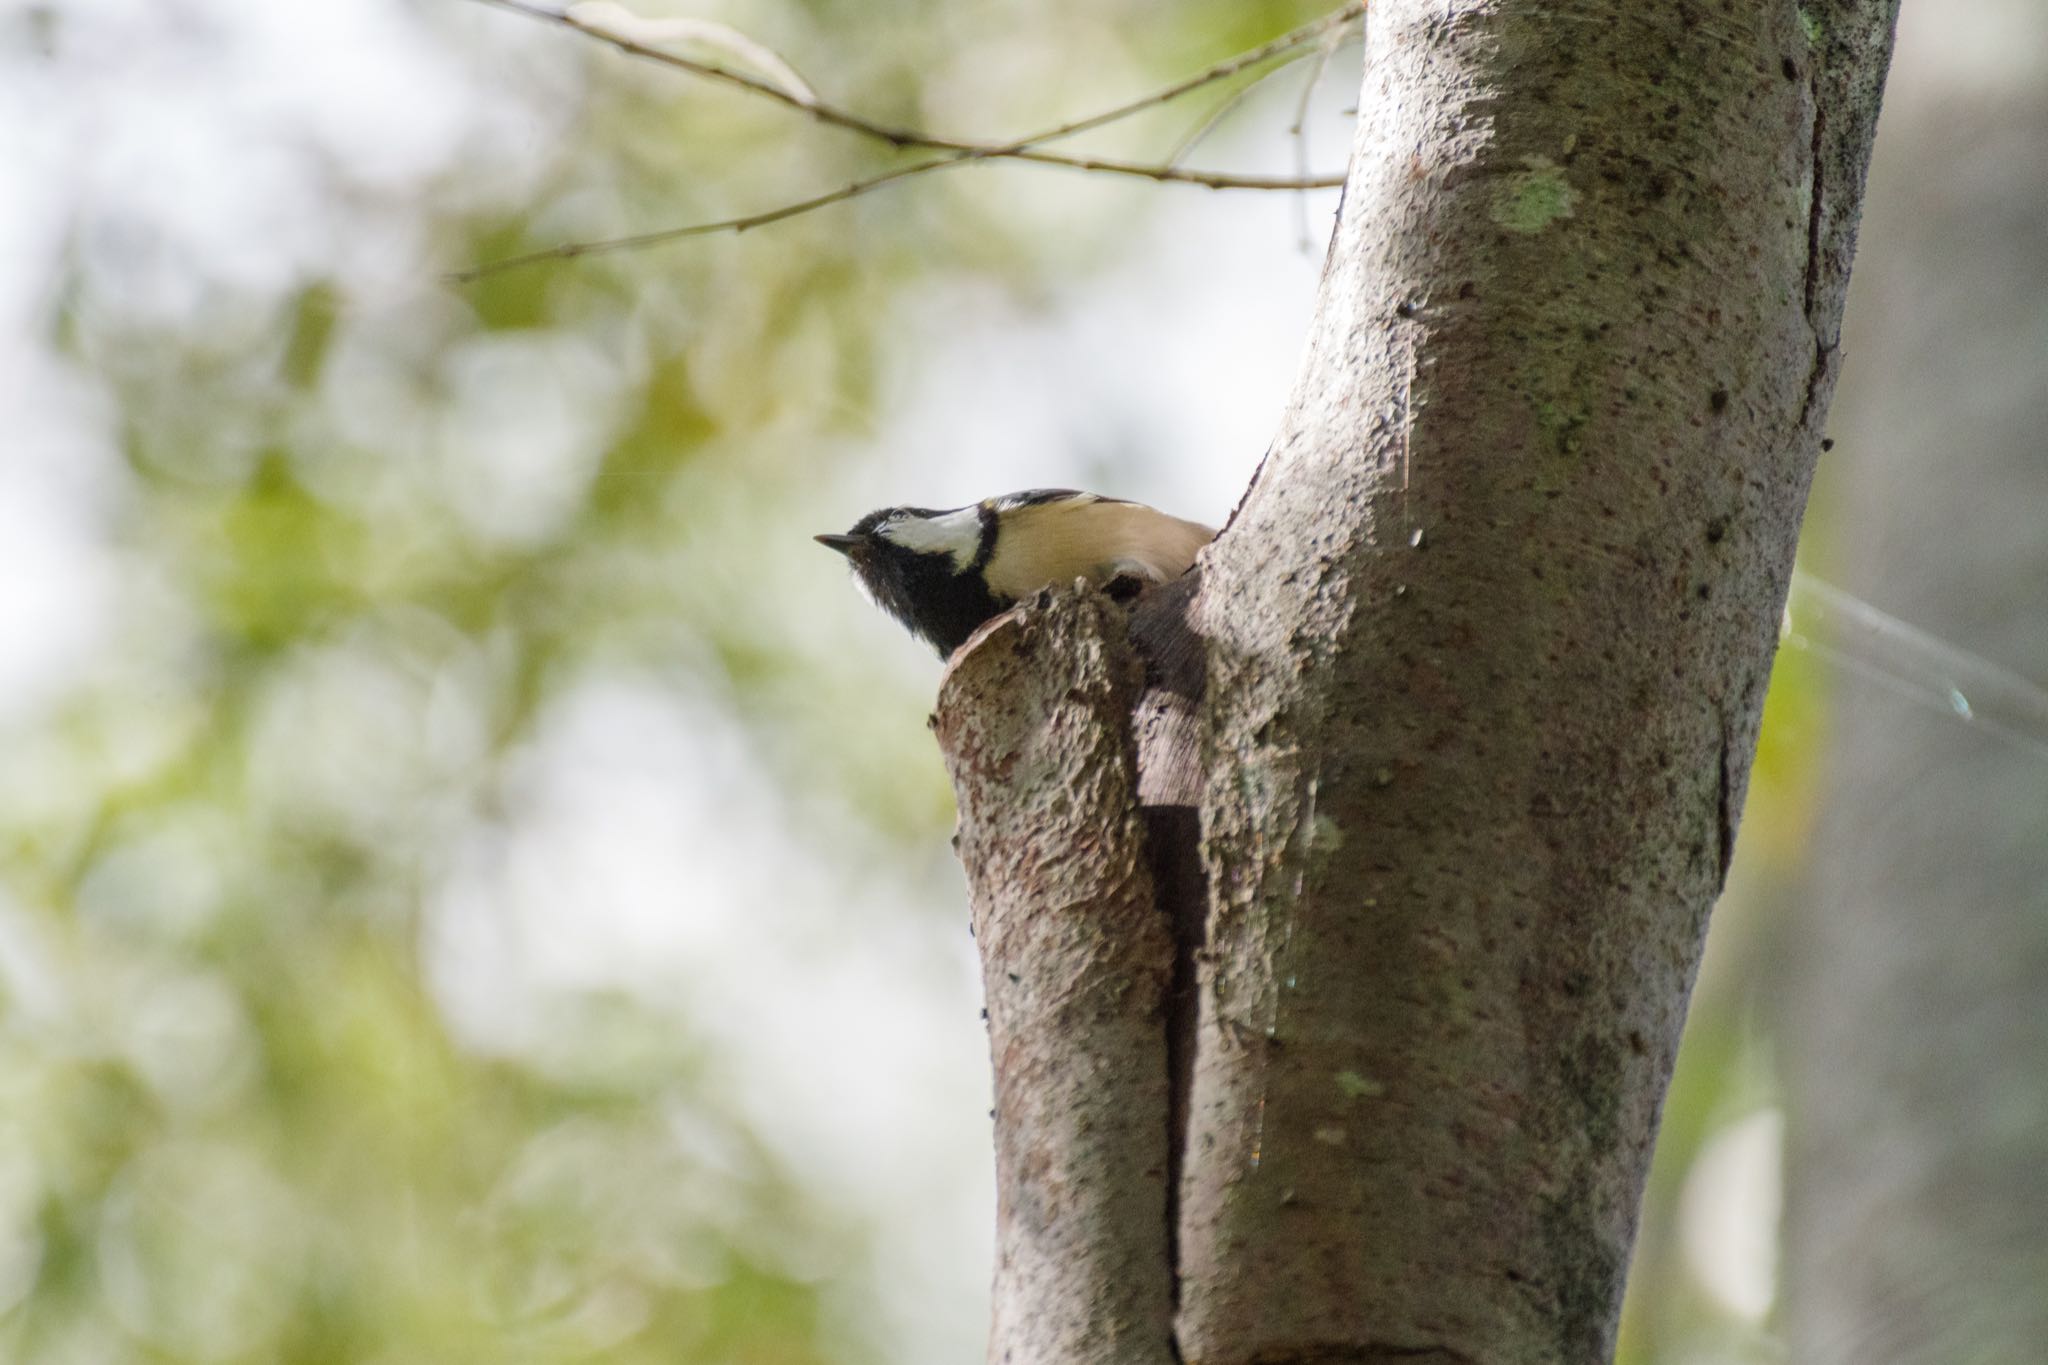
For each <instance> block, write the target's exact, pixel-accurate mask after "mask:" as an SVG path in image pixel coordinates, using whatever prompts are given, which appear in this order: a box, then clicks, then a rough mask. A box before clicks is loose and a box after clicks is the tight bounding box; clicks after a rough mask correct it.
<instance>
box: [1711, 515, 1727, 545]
mask: <svg viewBox="0 0 2048 1365" xmlns="http://www.w3.org/2000/svg"><path fill="white" fill-rule="evenodd" d="M1727 538H1728V518H1726V517H1715V518H1714V519H1713V520H1712V521H1710V522H1708V523H1707V544H1709V545H1719V544H1720V543H1721V542H1722V541H1724V540H1726V539H1727Z"/></svg>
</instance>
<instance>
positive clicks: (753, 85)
mask: <svg viewBox="0 0 2048 1365" xmlns="http://www.w3.org/2000/svg"><path fill="white" fill-rule="evenodd" d="M476 3H478V4H484V5H490V6H493V7H495V8H497V9H504V10H510V11H512V12H513V13H515V14H523V15H525V16H526V17H528V18H530V19H537V20H539V21H541V22H542V23H549V24H558V25H560V26H562V27H563V28H569V29H574V30H575V31H576V32H578V33H581V34H584V35H585V36H587V37H590V38H594V39H596V40H597V41H598V42H601V43H604V44H606V45H607V46H609V47H613V48H616V49H618V50H619V51H620V52H623V53H626V54H627V55H628V56H632V57H638V58H640V59H642V60H644V61H650V62H655V63H658V64H660V65H662V66H669V67H674V68H675V69H677V70H679V71H687V72H689V73H690V74H691V75H693V76H700V77H702V78H704V79H706V80H710V81H717V82H719V83H721V84H724V85H730V86H734V87H736V88H738V89H741V90H745V91H747V92H748V93H750V94H753V95H758V96H760V97H761V98H763V99H767V100H772V101H773V102H775V103H777V104H781V105H785V106H787V107H789V108H791V109H795V110H798V111H800V112H802V113H805V114H808V115H810V116H811V117H812V118H814V119H817V120H818V121H819V122H821V123H826V124H830V125H831V126H833V127H835V128H844V129H846V130H847V131H849V132H854V133H859V134H861V135H862V136H863V137H869V138H873V139H874V140H875V141H877V142H885V143H887V144H889V145H890V146H892V147H898V148H904V147H923V148H926V149H928V150H931V151H948V152H975V153H977V154H979V155H981V156H983V157H991V156H1015V155H1017V154H1018V153H1019V152H1022V151H1023V150H1024V149H1026V148H1029V147H1035V146H1038V145H1040V144H1042V143H1047V142H1057V141H1060V140H1061V139H1063V138H1069V137H1073V136H1075V135H1077V134H1080V133H1085V132H1089V131H1091V130H1093V129H1096V128H1100V127H1102V126H1103V125H1105V124H1110V123H1115V122H1117V121H1119V120H1121V119H1125V118H1129V117H1130V116H1131V115H1132V114H1135V113H1138V112H1140V111H1141V110H1145V109H1150V108H1151V107H1152V106H1154V105H1157V104H1165V103H1167V102H1169V101H1171V100H1176V99H1179V98H1180V97H1181V96H1182V95H1185V94H1187V93H1188V92H1189V91H1192V90H1199V89H1201V88H1202V87H1203V86H1205V85H1213V84H1214V83H1215V82H1217V81H1220V80H1226V79H1228V78H1229V77H1231V76H1235V75H1236V74H1237V73H1238V72H1240V71H1243V70H1246V69H1247V68H1250V67H1254V66H1257V65H1258V64H1259V63H1261V62H1264V61H1267V60H1269V59H1270V58H1273V57H1278V56H1280V55H1282V54H1283V53H1287V52H1292V51H1293V50H1295V49H1296V48H1299V47H1305V46H1307V45H1308V44H1309V43H1311V42H1314V41H1315V40H1316V39H1318V38H1321V37H1322V36H1323V35H1324V34H1326V33H1328V32H1330V31H1331V30H1333V29H1337V28H1341V27H1344V26H1347V25H1349V24H1351V23H1353V22H1355V21H1356V20H1357V19H1359V18H1360V17H1361V16H1363V15H1364V13H1365V9H1366V0H1351V3H1349V4H1346V5H1344V6H1343V7H1342V8H1339V9H1335V10H1332V11H1331V12H1330V13H1328V14H1326V15H1324V16H1322V17H1321V18H1320V19H1316V20H1314V21H1312V22H1310V23H1306V24H1303V25H1302V26H1301V27H1300V28H1297V29H1292V30H1290V31H1289V32H1286V33H1283V34H1281V35H1280V36H1279V37H1277V38H1275V39H1273V40H1272V41H1270V42H1266V43H1261V44H1260V45H1259V46H1257V47H1254V48H1249V49H1247V50H1246V51H1244V52H1240V53H1238V54H1237V55H1236V56H1235V57H1230V58H1227V59H1225V60H1223V61H1220V62H1218V63H1216V64H1215V65H1214V66H1211V67H1209V68H1207V69H1206V70H1203V71H1199V72H1197V73H1195V74H1194V75H1192V76H1188V77H1184V78H1183V79H1181V80H1178V81H1175V82H1174V83H1173V84H1171V85H1167V86H1162V87H1161V88H1159V89H1157V90H1154V91H1152V92H1151V93H1150V94H1146V95H1141V96H1139V97H1138V98H1136V99H1134V100H1130V101H1128V102H1126V103H1124V104H1119V105H1117V106H1115V107H1114V108H1110V109H1105V110H1103V111H1102V112H1101V113H1098V114H1090V115H1089V116H1088V117H1086V118H1080V119H1075V120H1073V121H1072V122H1070V123H1062V124H1057V125H1055V126H1053V127H1051V128H1047V129H1045V130H1043V131H1042V132H1037V133H1033V134H1031V135H1030V136H1029V137H1022V138H1018V139H1016V140H1015V141H1013V142H972V141H968V140H966V139H964V138H952V137H941V136H939V135H937V134H935V133H927V132H924V131H922V130H920V129H916V128H903V127H892V126H890V125H889V124H885V123H878V122H876V121H875V120H873V119H870V118H866V117H864V116H862V115H860V114H856V113H854V112H852V111H851V110H848V109H842V108H840V107H839V106H838V105H835V104H829V103H827V102H825V101H824V100H820V99H816V98H810V99H806V98H804V97H803V96H802V95H800V94H797V93H795V92H793V91H791V90H788V89H785V88H784V87H782V86H780V85H777V84H775V83H774V82H773V81H768V80H763V79H762V78H761V77H759V76H755V75H752V74H750V73H748V72H745V71H735V70H734V69H732V68H731V67H727V66H720V65H718V64H717V63H715V62H704V61H699V60H697V59H696V58H694V57H686V56H683V55H682V54H680V53H676V52H670V51H668V50H667V49H665V48H658V47H649V46H647V45H646V44H645V43H640V42H635V41H634V40H633V39H631V38H627V37H624V36H623V35H620V34H616V33H612V32H610V31H608V30H606V29H602V28H598V27H596V26H594V25H590V24H587V23H580V22H578V21H577V20H576V19H575V18H573V17H572V16H571V15H569V14H568V13H566V12H563V11H560V10H552V9H548V8H547V7H546V6H543V5H536V4H533V3H531V2H530V0H476Z"/></svg>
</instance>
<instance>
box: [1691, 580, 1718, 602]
mask: <svg viewBox="0 0 2048 1365" xmlns="http://www.w3.org/2000/svg"><path fill="white" fill-rule="evenodd" d="M1693 595H1694V596H1695V597H1698V598H1699V599H1700V601H1702V602H1705V601H1707V600H1708V599H1709V598H1711V597H1712V596H1713V595H1714V585H1713V584H1711V583H1702V584H1700V585H1699V586H1698V587H1697V588H1694V589H1693Z"/></svg>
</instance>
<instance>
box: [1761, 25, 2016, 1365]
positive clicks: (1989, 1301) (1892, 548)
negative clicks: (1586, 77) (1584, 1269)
mask: <svg viewBox="0 0 2048 1365" xmlns="http://www.w3.org/2000/svg"><path fill="white" fill-rule="evenodd" d="M2037 69H2039V70H2042V71H2044V73H2048V61H2041V62H2039V63H2038V64H2037ZM1923 94H1925V95H1927V96H1929V98H1926V99H1925V100H1924V102H1922V103H1920V104H1919V105H1917V106H1906V107H1903V108H1902V109H1901V110H1900V111H1898V112H1899V113H1900V114H1906V115H1907V117H1905V118H1904V119H1899V118H1898V117H1897V116H1896V115H1895V116H1894V117H1893V118H1892V119H1890V120H1888V122H1887V125H1886V127H1887V131H1886V145H1885V147H1884V148H1881V149H1880V153H1879V164H1878V167H1877V169H1876V171H1874V172H1873V179H1872V198H1871V205H1872V221H1871V243H1872V246H1873V248H1874V251H1873V259H1872V262H1871V265H1872V269H1871V271H1870V273H1868V274H1867V275H1863V276H1860V277H1859V279H1858V292H1857V299H1856V302H1855V304H1854V305H1853V309H1854V311H1853V312H1852V320H1853V321H1860V323H1861V326H1860V327H1855V326H1854V325H1853V322H1852V332H1851V337H1852V340H1853V341H1855V342H1856V343H1857V345H1856V356H1857V362H1858V365H1859V367H1861V370H1862V373H1863V374H1864V375H1865V376H1866V377H1870V376H1883V377H1884V379H1883V382H1881V383H1864V384H1861V385H1859V386H1857V388H1856V390H1855V391H1854V393H1853V394H1852V393H1851V392H1849V391H1848V390H1847V389H1846V388H1845V393H1844V399H1845V402H1844V405H1843V411H1842V414H1841V416H1842V420H1841V421H1840V422H1838V424H1837V427H1836V431H1837V434H1838V436H1839V437H1840V443H1839V444H1840V449H1839V451H1838V456H1839V457H1840V458H1841V459H1842V460H1843V462H1844V464H1843V468H1842V469H1840V470H1839V471H1837V473H1838V475H1839V479H1840V482H1841V485H1842V500H1843V503H1844V505H1843V508H1842V516H1841V518H1840V520H1841V525H1842V527H1843V532H1842V535H1843V539H1844V540H1845V542H1846V544H1845V547H1844V548H1845V550H1846V551H1847V562H1846V563H1845V564H1844V565H1843V566H1842V568H1841V570H1839V571H1838V572H1839V575H1840V576H1841V577H1842V578H1843V580H1844V581H1845V582H1846V583H1847V584H1848V585H1849V586H1850V587H1852V588H1853V589H1854V590H1855V591H1857V592H1858V593H1859V594H1860V595H1863V596H1865V597H1867V598H1869V599H1871V600H1872V601H1875V602H1877V603H1878V604H1880V605H1882V606H1883V607H1884V608H1886V609H1887V610H1889V611H1891V612H1893V613H1894V614H1897V615H1899V616H1902V617H1904V618H1905V619H1907V620H1909V621H1912V622H1914V623H1916V624H1918V625H1921V626H1923V627H1927V628H1931V629H1933V630H1934V631H1936V632H1938V633H1939V634H1941V635H1942V636H1944V637H1946V638H1949V639H1952V640H1956V641H1959V642H1961V643H1962V644H1964V645H1966V646H1968V647H1969V648H1971V649H1972V650H1974V651H1976V652H1978V653H1979V654H1982V655H1985V656H1988V657H1990V658H1992V659H1995V660H1998V661H1999V662H2001V663H2003V664H2006V665H2008V666H2010V667H2014V668H2017V669H2018V670H2019V671H2020V672H2021V673H2023V674H2026V675H2028V676H2031V677H2034V678H2048V615H2044V606H2048V453H2044V447H2043V444H2042V433H2043V432H2044V431H2048V236H2044V233H2043V228H2042V224H2044V223H2048V172H2044V171H2043V169H2042V163H2041V155H2040V151H2041V148H2042V147H2043V146H2044V145H2048V99H2044V98H2042V97H2041V96H2040V95H2038V94H2036V95H2035V96H2034V97H2033V98H2031V99H2028V98H2024V97H2022V98H2019V99H2013V98H2011V97H2010V96H2008V97H2005V98H1997V97H1993V96H1986V95H1984V94H1982V93H1981V92H1980V91H1979V90H1977V89H1975V88H1970V87H1965V86H1962V85H1961V83H1960V82H1958V83H1955V84H1951V85H1947V86H1943V87H1937V88H1936V89H1935V90H1930V91H1925V92H1923ZM1937 95H1938V98H1936V97H1934V96H1937ZM1915 115H1917V116H1915ZM2015 228H2017V230H2014V229H2015ZM1976 701H1977V703H1978V704H1979V705H1980V706H1987V707H1988V704H1989V702H1990V699H1988V698H1986V697H1983V696H1979V697H1977V698H1976ZM1835 736H1836V737H1835V741H1834V744H1833V746H1832V748H1833V758H1832V762H1831V774H1830V777H1829V781H1828V792H1827V795H1826V798H1825V801H1824V805H1823V808H1824V810H1825V811H1826V812H1827V815H1826V819H1825V822H1824V824H1823V826H1822V829H1821V832H1820V837H1819V839H1818V841H1817V842H1818V846H1819V851H1818V853H1817V857H1816V864H1817V867H1816V872H1815V878H1814V886H1813V894H1812V897H1811V900H1810V902H1809V904H1808V905H1807V906H1806V907H1805V910H1804V913H1802V914H1801V915H1800V916H1799V919H1798V933H1797V936H1796V940H1795V944H1794V954H1793V966H1794V970H1793V971H1792V972H1791V973H1790V974H1789V976H1788V978H1787V981H1786V983H1785V989H1786V993H1787V994H1788V996H1789V1009H1788V1013H1787V1017H1786V1018H1785V1020H1784V1023H1783V1027H1782V1028H1781V1030H1780V1032H1781V1035H1782V1037H1783V1038H1784V1040H1785V1044H1784V1047H1785V1054H1786V1056H1785V1061H1786V1084H1787V1110H1788V1114H1787V1117H1788V1153H1787V1156H1788V1168H1787V1171H1786V1178H1787V1184H1786V1194H1787V1201H1786V1220H1785V1234H1786V1295H1787V1311H1786V1326H1787V1331H1788V1334H1789V1336H1790V1339H1791V1346H1792V1351H1791V1358H1792V1359H1794V1360H1797V1361H1800V1362H1803V1363H1805V1365H1849V1363H1850V1362H1854V1363H1855V1365H1954V1363H1955V1362H1973V1361H1982V1362H1987V1363H1988V1362H2006V1361H2028V1360H2039V1359H2042V1358H2044V1356H2048V749H2036V748H2030V747H2028V746H2027V745H2025V744H2024V743H2021V742H2016V741H2015V740H2013V739H2012V738H2009V737H2005V736H2001V735H1999V734H1997V733H1995V732H1990V731H1987V730H1985V729H1983V728H1981V727H1979V728H1975V729H1972V728H1970V727H1966V726H1963V725H1961V724H1959V723H1957V722H1956V721H1955V719H1954V718H1953V717H1946V716H1943V715H1941V714H1938V713H1933V712H1929V711H1925V710H1917V709H1914V708H1913V707H1912V706H1910V705H1907V704H1903V703H1901V702H1900V700H1899V699H1898V698H1897V697H1896V696H1894V695H1892V694H1891V693H1889V692H1887V691H1884V690H1880V689H1877V688H1874V687H1871V686H1868V685H1864V684H1860V683H1859V681H1858V680H1857V679H1856V678H1854V677H1853V676H1849V677H1845V678H1844V679H1843V681H1842V683H1841V685H1840V689H1839V707H1838V713H1837V718H1836V721H1835Z"/></svg>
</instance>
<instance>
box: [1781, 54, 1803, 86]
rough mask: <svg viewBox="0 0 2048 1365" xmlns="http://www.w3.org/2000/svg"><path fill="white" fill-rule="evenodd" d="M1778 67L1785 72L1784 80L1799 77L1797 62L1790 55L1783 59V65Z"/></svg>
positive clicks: (1794, 79)
mask: <svg viewBox="0 0 2048 1365" xmlns="http://www.w3.org/2000/svg"><path fill="white" fill-rule="evenodd" d="M1779 69H1780V70H1782V71H1783V72H1784V73H1785V79H1786V80H1788V81H1796V80H1798V79H1799V63H1797V62H1795V61H1793V60H1792V59H1791V58H1790V57H1787V58H1786V59H1785V64H1784V66H1782V67H1780V68H1779Z"/></svg>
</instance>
